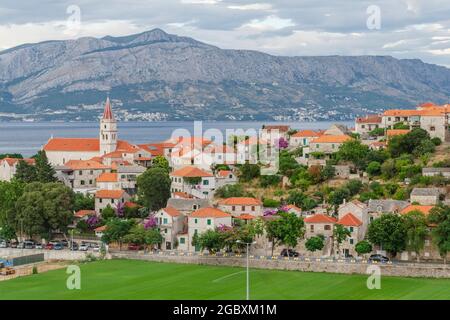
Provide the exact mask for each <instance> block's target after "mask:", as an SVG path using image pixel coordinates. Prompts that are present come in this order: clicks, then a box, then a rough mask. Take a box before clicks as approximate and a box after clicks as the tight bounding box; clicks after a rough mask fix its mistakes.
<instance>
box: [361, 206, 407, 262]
mask: <svg viewBox="0 0 450 320" xmlns="http://www.w3.org/2000/svg"><path fill="white" fill-rule="evenodd" d="M368 238H369V240H370V242H372V243H373V244H376V245H379V246H381V248H382V249H383V250H386V251H388V252H389V253H391V254H392V255H393V256H395V255H396V254H397V252H400V251H403V250H405V247H406V245H405V244H406V228H405V225H404V221H403V218H402V217H400V216H398V215H396V214H392V213H384V214H382V215H381V216H380V217H379V218H377V219H375V220H374V221H372V223H371V224H369V229H368Z"/></svg>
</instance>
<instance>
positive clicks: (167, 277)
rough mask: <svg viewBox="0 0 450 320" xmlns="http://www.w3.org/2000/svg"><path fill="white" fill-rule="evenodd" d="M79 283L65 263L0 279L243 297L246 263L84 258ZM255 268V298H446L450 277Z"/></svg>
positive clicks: (5, 285)
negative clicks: (375, 277) (373, 282)
mask: <svg viewBox="0 0 450 320" xmlns="http://www.w3.org/2000/svg"><path fill="white" fill-rule="evenodd" d="M80 268H81V289H80V290H68V289H67V287H66V281H67V278H68V276H69V275H68V274H66V270H65V269H60V270H54V271H49V272H46V273H42V274H37V275H31V276H26V277H21V278H16V279H13V280H8V281H2V282H0V299H63V300H66V299H67V300H68V299H162V300H166V299H169V300H170V299H183V300H184V299H186V300H188V299H189V300H190V299H194V300H197V299H198V300H203V299H245V276H246V274H245V269H242V268H233V267H214V266H201V265H191V264H172V263H157V262H146V261H137V260H108V261H96V262H91V263H83V264H80ZM366 280H367V276H364V275H342V274H332V273H310V272H298V271H278V270H261V269H252V270H251V271H250V285H251V290H250V295H251V298H252V299H300V300H311V299H356V300H357V299H385V300H387V299H446V300H450V279H424V278H399V277H382V278H381V289H379V290H369V289H367V286H366Z"/></svg>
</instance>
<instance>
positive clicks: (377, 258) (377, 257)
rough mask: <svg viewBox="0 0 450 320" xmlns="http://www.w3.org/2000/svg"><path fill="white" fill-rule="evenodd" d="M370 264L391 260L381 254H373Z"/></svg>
mask: <svg viewBox="0 0 450 320" xmlns="http://www.w3.org/2000/svg"><path fill="white" fill-rule="evenodd" d="M368 261H369V262H388V261H389V258H388V257H386V256H383V255H381V254H372V255H371V256H370V257H369V259H368Z"/></svg>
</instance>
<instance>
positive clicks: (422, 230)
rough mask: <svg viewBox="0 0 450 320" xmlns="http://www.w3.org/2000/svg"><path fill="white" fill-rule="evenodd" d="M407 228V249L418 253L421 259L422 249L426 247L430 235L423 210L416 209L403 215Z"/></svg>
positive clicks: (418, 258) (418, 257)
mask: <svg viewBox="0 0 450 320" xmlns="http://www.w3.org/2000/svg"><path fill="white" fill-rule="evenodd" d="M403 218H404V220H405V228H406V249H407V250H409V251H412V252H415V253H416V257H417V261H420V250H422V249H423V247H424V242H425V238H426V237H427V235H428V226H427V219H426V218H425V216H424V215H423V213H422V212H420V211H418V210H415V211H411V212H408V213H407V214H406V215H404V216H403Z"/></svg>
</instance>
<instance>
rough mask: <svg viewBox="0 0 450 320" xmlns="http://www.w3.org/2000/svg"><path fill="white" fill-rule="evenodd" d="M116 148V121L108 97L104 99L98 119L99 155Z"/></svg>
mask: <svg viewBox="0 0 450 320" xmlns="http://www.w3.org/2000/svg"><path fill="white" fill-rule="evenodd" d="M116 148H117V121H116V119H114V115H113V113H112V109H111V102H110V101H109V97H108V98H107V99H106V103H105V110H104V111H103V117H102V119H101V120H100V156H103V155H105V154H107V153H110V152H113V151H115V150H116Z"/></svg>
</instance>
